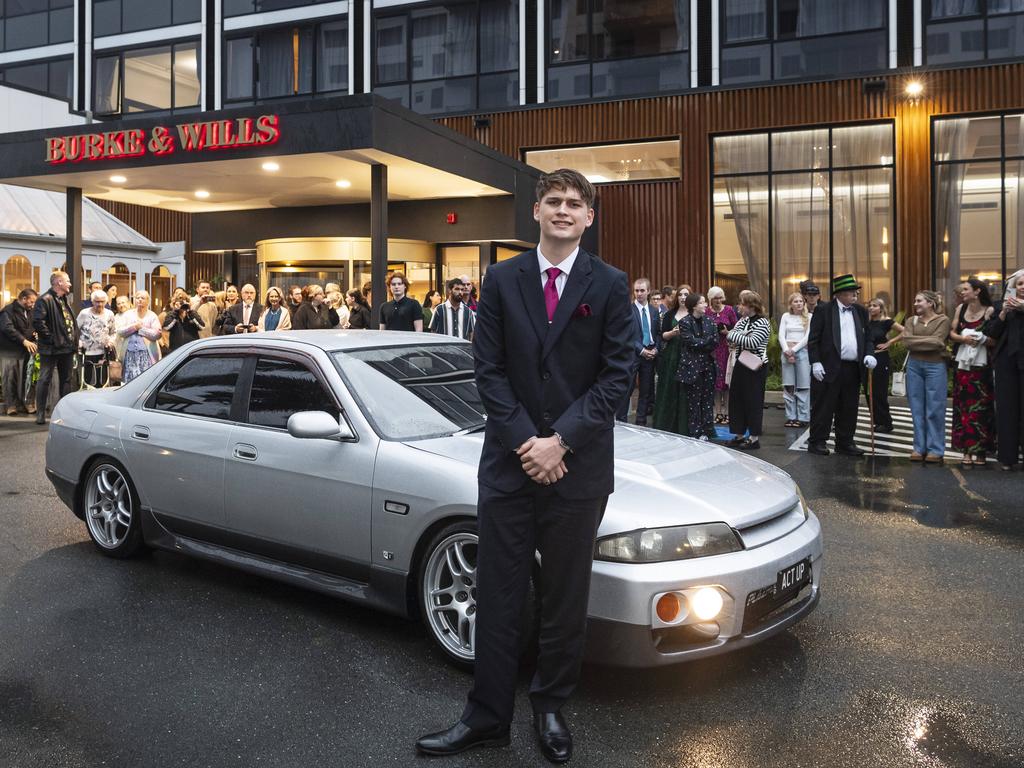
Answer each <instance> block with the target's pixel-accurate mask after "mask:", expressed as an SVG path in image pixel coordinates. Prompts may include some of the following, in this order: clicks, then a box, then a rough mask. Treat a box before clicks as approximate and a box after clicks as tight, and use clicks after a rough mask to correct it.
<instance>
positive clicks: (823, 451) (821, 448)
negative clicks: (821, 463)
mask: <svg viewBox="0 0 1024 768" xmlns="http://www.w3.org/2000/svg"><path fill="white" fill-rule="evenodd" d="M807 452H808V453H814V454H817V455H818V456H828V448H826V447H825V444H824V443H808V444H807Z"/></svg>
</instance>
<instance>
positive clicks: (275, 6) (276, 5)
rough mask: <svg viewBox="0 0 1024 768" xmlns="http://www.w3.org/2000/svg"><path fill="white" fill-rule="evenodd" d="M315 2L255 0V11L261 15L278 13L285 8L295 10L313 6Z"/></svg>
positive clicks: (308, 0)
mask: <svg viewBox="0 0 1024 768" xmlns="http://www.w3.org/2000/svg"><path fill="white" fill-rule="evenodd" d="M315 2H316V0H313V2H310V0H257V3H256V4H257V6H258V7H257V10H258V11H259V12H261V13H265V12H267V11H280V10H284V9H285V8H297V7H299V6H303V5H313V4H315Z"/></svg>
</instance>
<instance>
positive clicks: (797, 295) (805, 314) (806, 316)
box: [786, 291, 811, 328]
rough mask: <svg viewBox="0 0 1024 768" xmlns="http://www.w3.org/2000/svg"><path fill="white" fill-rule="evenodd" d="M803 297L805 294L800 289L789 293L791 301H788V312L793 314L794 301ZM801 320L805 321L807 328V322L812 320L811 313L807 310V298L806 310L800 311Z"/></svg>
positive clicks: (805, 302)
mask: <svg viewBox="0 0 1024 768" xmlns="http://www.w3.org/2000/svg"><path fill="white" fill-rule="evenodd" d="M803 298H804V295H803V294H802V293H800V292H799V291H797V292H795V293H791V294H789V301H788V302H786V312H787V313H788V314H793V301H794V299H803ZM800 322H801V323H803V325H804V328H806V327H807V324H808V323H809V322H811V315H810V313H808V311H807V301H806V300H804V311H803V312H801V313H800Z"/></svg>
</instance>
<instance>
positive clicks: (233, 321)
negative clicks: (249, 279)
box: [224, 283, 263, 334]
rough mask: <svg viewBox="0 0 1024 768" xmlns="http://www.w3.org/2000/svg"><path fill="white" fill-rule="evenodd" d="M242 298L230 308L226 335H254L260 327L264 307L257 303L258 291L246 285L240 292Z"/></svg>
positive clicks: (225, 327) (225, 324) (225, 326)
mask: <svg viewBox="0 0 1024 768" xmlns="http://www.w3.org/2000/svg"><path fill="white" fill-rule="evenodd" d="M239 295H240V296H241V297H242V298H241V300H240V301H239V302H238V303H237V304H233V305H231V306H230V307H228V310H227V316H228V319H227V321H226V322H225V323H224V333H226V334H227V333H252V332H253V331H255V330H256V329H257V328H258V327H259V322H260V315H261V314H263V306H262V305H261V304H260V303H259V302H258V301H256V289H255V288H254V287H253V286H252V285H250V284H248V283H246V284H245V285H243V286H242V290H241V291H240V292H239Z"/></svg>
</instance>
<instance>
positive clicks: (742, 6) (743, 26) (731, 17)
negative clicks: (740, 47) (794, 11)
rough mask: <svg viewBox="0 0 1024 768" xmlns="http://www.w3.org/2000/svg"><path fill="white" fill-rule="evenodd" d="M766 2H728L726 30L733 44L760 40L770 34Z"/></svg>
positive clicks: (726, 6) (758, 0)
mask: <svg viewBox="0 0 1024 768" xmlns="http://www.w3.org/2000/svg"><path fill="white" fill-rule="evenodd" d="M767 25H768V10H767V7H766V2H765V0H726V3H725V28H726V35H727V39H728V41H729V42H731V43H735V42H740V41H743V40H760V39H762V38H763V37H765V35H767V34H768V27H767Z"/></svg>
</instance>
